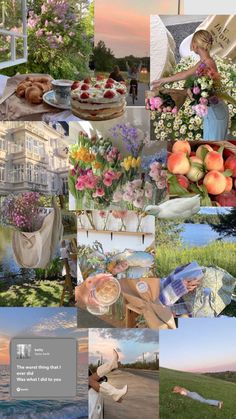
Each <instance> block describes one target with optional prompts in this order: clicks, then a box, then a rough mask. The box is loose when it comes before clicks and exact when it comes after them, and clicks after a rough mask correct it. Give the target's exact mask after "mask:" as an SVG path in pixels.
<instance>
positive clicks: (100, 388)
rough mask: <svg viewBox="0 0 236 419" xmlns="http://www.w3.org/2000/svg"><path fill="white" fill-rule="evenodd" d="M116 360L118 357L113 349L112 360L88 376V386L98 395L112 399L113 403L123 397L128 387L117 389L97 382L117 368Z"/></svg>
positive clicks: (108, 384) (105, 383)
mask: <svg viewBox="0 0 236 419" xmlns="http://www.w3.org/2000/svg"><path fill="white" fill-rule="evenodd" d="M118 359H119V355H118V353H117V352H116V350H115V349H113V359H112V361H110V362H106V363H105V364H102V365H100V366H99V367H98V368H97V372H95V373H93V374H92V375H90V376H89V386H90V387H92V388H93V389H94V390H95V391H97V392H98V393H99V392H100V393H102V394H104V395H107V396H110V397H112V398H113V400H114V401H115V402H120V401H121V400H122V397H124V396H125V395H126V393H127V391H128V386H127V385H125V386H124V387H123V388H121V389H117V388H115V387H113V386H112V385H111V384H110V383H107V382H102V383H100V382H99V380H100V379H101V377H103V376H104V375H105V374H108V373H109V372H111V371H112V370H114V369H116V368H118Z"/></svg>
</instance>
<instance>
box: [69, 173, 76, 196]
mask: <svg viewBox="0 0 236 419" xmlns="http://www.w3.org/2000/svg"><path fill="white" fill-rule="evenodd" d="M68 187H69V191H70V192H71V193H72V195H73V196H74V198H76V197H77V191H76V188H75V179H74V176H73V175H72V174H71V173H70V172H69V175H68Z"/></svg>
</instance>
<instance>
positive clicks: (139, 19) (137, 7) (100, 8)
mask: <svg viewBox="0 0 236 419" xmlns="http://www.w3.org/2000/svg"><path fill="white" fill-rule="evenodd" d="M177 5H178V0H147V1H145V0H120V1H119V2H112V1H111V0H99V1H97V2H95V44H97V42H98V41H100V40H102V41H104V42H105V44H106V46H107V47H109V48H111V50H112V51H113V53H114V54H115V56H116V57H124V56H126V55H131V54H132V55H134V56H136V57H142V56H149V54H150V53H149V43H150V42H149V41H150V30H149V27H150V15H152V14H164V15H166V14H177V10H178V6H177Z"/></svg>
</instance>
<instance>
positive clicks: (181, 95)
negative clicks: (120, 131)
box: [146, 88, 188, 110]
mask: <svg viewBox="0 0 236 419" xmlns="http://www.w3.org/2000/svg"><path fill="white" fill-rule="evenodd" d="M160 94H164V95H169V96H170V97H171V99H173V101H174V102H175V106H176V107H177V109H178V110H179V109H180V108H181V107H182V106H183V104H184V102H185V100H186V98H187V97H188V93H187V89H164V88H159V89H158V88H157V89H154V90H148V91H146V98H147V99H150V98H152V97H157V96H159V95H160Z"/></svg>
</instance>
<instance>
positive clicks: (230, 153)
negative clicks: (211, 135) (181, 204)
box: [167, 140, 236, 207]
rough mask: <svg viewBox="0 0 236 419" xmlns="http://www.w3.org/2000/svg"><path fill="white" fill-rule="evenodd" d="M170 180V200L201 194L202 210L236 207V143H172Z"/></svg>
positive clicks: (169, 160) (169, 162)
mask: <svg viewBox="0 0 236 419" xmlns="http://www.w3.org/2000/svg"><path fill="white" fill-rule="evenodd" d="M167 179H168V193H169V195H170V198H171V197H176V196H178V197H182V196H191V195H195V194H198V195H200V197H201V205H202V206H212V205H214V206H224V207H234V206H236V142H235V141H217V142H210V143H206V142H203V141H197V142H194V141H191V142H189V141H188V140H179V141H175V142H170V143H169V144H168V156H167Z"/></svg>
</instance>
